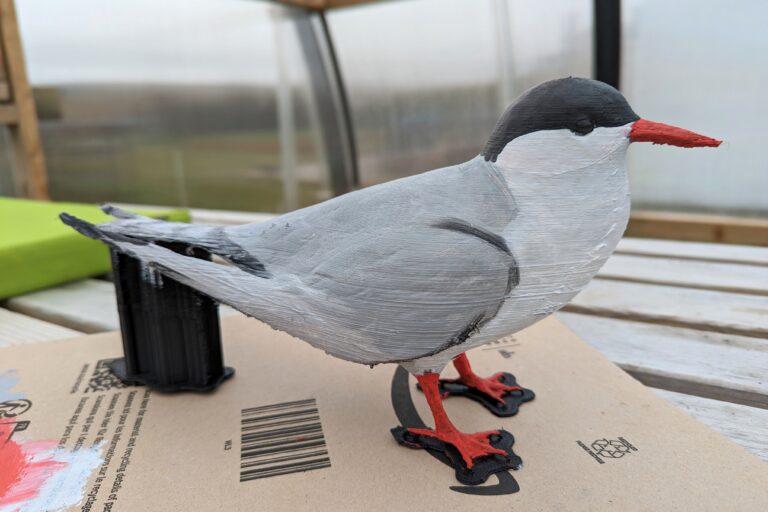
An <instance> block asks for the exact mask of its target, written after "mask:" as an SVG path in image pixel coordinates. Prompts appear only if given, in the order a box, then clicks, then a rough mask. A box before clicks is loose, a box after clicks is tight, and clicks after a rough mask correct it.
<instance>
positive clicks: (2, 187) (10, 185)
mask: <svg viewBox="0 0 768 512" xmlns="http://www.w3.org/2000/svg"><path fill="white" fill-rule="evenodd" d="M13 166H14V154H13V145H12V143H11V138H10V134H9V131H8V127H7V126H0V196H14V195H16V193H17V190H16V188H17V184H16V181H15V179H14V173H13V169H14V167H13Z"/></svg>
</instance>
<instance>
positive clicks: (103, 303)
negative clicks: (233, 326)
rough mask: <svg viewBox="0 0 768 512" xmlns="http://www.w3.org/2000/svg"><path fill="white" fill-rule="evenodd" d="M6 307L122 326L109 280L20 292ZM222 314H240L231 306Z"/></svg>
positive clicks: (58, 320)
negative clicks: (32, 291)
mask: <svg viewBox="0 0 768 512" xmlns="http://www.w3.org/2000/svg"><path fill="white" fill-rule="evenodd" d="M6 307H7V308H8V309H12V310H14V311H17V312H19V313H23V314H25V315H28V316H30V317H34V318H38V319H41V320H45V321H47V322H52V323H55V324H58V325H62V326H65V327H69V328H72V329H76V330H79V331H82V332H86V333H94V332H104V331H114V330H117V329H119V328H120V318H119V316H118V313H117V299H116V298H115V287H114V285H113V284H112V283H111V282H109V281H102V280H99V279H85V280H82V281H76V282H73V283H69V284H65V285H62V286H59V287H57V288H50V289H48V290H43V291H39V292H34V293H29V294H27V295H20V296H19V297H14V298H13V299H11V300H9V301H7V302H6ZM219 311H220V315H222V316H227V315H233V314H241V313H239V312H237V311H235V310H234V309H232V308H230V307H228V306H221V307H220V308H219Z"/></svg>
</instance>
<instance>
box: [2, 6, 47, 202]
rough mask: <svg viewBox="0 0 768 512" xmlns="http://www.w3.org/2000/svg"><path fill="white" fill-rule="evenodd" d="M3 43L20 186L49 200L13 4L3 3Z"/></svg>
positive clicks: (10, 127) (32, 101) (43, 156)
mask: <svg viewBox="0 0 768 512" xmlns="http://www.w3.org/2000/svg"><path fill="white" fill-rule="evenodd" d="M0 39H2V46H3V57H4V59H5V65H6V66H7V71H8V80H9V82H10V86H11V96H12V98H11V99H12V100H13V102H14V104H15V106H16V112H17V116H18V119H17V121H16V122H14V124H10V125H8V128H9V131H10V133H11V139H12V140H13V145H14V148H15V159H16V165H17V166H18V168H19V170H23V172H22V173H20V176H19V178H20V181H21V185H22V186H23V189H24V192H25V194H26V195H28V196H29V197H32V198H35V199H49V198H50V197H49V194H48V173H47V171H46V167H45V155H44V154H43V147H42V142H41V141H40V132H39V130H38V126H37V111H36V109H35V100H34V98H33V96H32V89H31V87H30V86H29V81H28V79H27V68H26V64H25V62H24V51H23V49H22V45H21V35H20V34H19V23H18V20H17V18H16V7H15V6H14V3H13V0H0Z"/></svg>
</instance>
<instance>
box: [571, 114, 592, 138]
mask: <svg viewBox="0 0 768 512" xmlns="http://www.w3.org/2000/svg"><path fill="white" fill-rule="evenodd" d="M594 129H595V123H593V122H592V120H591V119H589V118H587V117H582V118H581V119H579V120H578V121H576V124H575V125H574V126H573V128H571V131H572V132H573V133H575V134H576V135H586V134H588V133H590V132H591V131H592V130H594Z"/></svg>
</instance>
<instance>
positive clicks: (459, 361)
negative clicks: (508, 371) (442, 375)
mask: <svg viewBox="0 0 768 512" xmlns="http://www.w3.org/2000/svg"><path fill="white" fill-rule="evenodd" d="M453 366H455V367H456V369H457V370H458V371H459V378H458V382H461V383H462V384H465V385H466V386H468V387H470V388H473V389H476V390H478V391H482V392H483V393H485V394H486V395H488V396H491V397H493V398H495V399H496V400H498V401H499V402H501V403H502V404H503V403H504V395H506V394H507V393H509V392H511V391H522V390H523V388H521V387H520V386H507V385H506V384H502V383H501V382H499V379H500V378H501V376H502V375H503V374H502V373H497V374H494V375H492V376H490V377H480V376H478V375H477V374H476V373H475V372H473V371H472V367H471V366H470V365H469V359H467V354H461V355H459V356H457V357H456V358H455V359H454V360H453Z"/></svg>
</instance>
